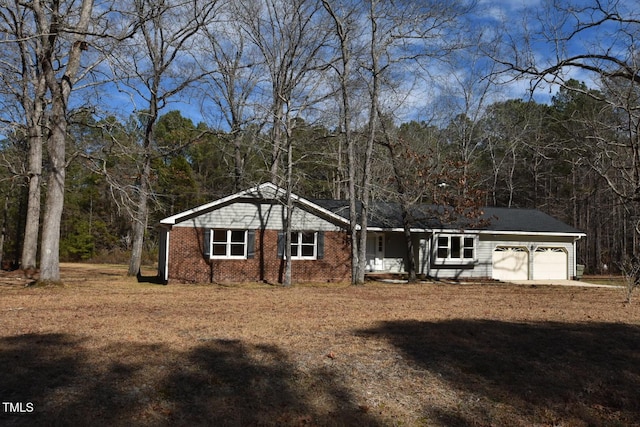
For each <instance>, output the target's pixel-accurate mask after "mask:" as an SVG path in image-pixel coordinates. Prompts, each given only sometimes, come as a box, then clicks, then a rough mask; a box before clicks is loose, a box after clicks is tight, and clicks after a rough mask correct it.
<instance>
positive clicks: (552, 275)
mask: <svg viewBox="0 0 640 427" xmlns="http://www.w3.org/2000/svg"><path fill="white" fill-rule="evenodd" d="M533 278H534V280H550V279H562V280H564V279H567V252H565V250H564V249H562V248H538V249H536V252H535V253H534V255H533Z"/></svg>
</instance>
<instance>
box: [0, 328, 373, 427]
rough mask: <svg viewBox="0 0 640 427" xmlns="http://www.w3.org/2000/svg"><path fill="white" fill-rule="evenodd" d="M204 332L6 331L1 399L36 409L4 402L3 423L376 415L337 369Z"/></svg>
mask: <svg viewBox="0 0 640 427" xmlns="http://www.w3.org/2000/svg"><path fill="white" fill-rule="evenodd" d="M201 342H202V343H201V344H200V345H196V346H194V347H193V348H191V349H190V350H188V351H186V352H176V351H173V350H171V349H169V348H167V347H165V346H164V345H141V344H135V343H117V344H113V345H110V346H107V347H103V348H100V349H92V350H88V349H87V348H86V347H84V344H83V340H81V339H79V338H76V337H73V336H70V335H65V334H29V335H20V336H15V337H8V338H2V339H0V366H1V367H2V374H1V377H0V400H2V401H3V402H14V403H17V402H20V403H22V404H23V405H22V408H25V409H28V406H26V404H27V403H31V404H32V405H33V412H28V411H26V412H22V413H8V412H7V411H6V410H4V408H3V407H0V424H2V425H89V424H91V425H110V426H112V425H153V426H156V425H171V426H173V425H190V426H193V425H234V426H235V425H243V426H244V425H302V424H310V425H372V426H375V425H379V424H380V423H379V422H378V421H377V420H376V419H374V418H372V417H371V416H369V414H366V413H363V412H362V411H360V409H359V407H358V405H357V404H356V403H355V401H354V398H353V396H351V394H350V392H349V391H348V390H347V389H346V388H344V387H343V386H342V385H341V381H340V378H337V377H335V376H334V375H333V374H331V373H330V372H328V371H325V370H322V369H320V370H317V371H315V372H310V373H307V374H305V373H302V372H301V371H300V370H297V369H295V368H294V366H293V365H292V364H291V363H290V362H289V361H288V357H287V355H286V354H284V353H283V352H282V351H281V350H279V349H278V348H277V347H273V346H255V345H249V344H245V343H243V342H241V341H229V340H209V341H201ZM105 354H106V355H107V356H106V357H105ZM105 359H106V360H105ZM96 361H101V362H102V363H97V362H96ZM319 402H320V404H319Z"/></svg>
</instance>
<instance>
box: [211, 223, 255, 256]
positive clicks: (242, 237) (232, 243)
mask: <svg viewBox="0 0 640 427" xmlns="http://www.w3.org/2000/svg"><path fill="white" fill-rule="evenodd" d="M211 258H238V259H244V258H247V230H223V229H214V230H211Z"/></svg>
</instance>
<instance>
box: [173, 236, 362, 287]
mask: <svg viewBox="0 0 640 427" xmlns="http://www.w3.org/2000/svg"><path fill="white" fill-rule="evenodd" d="M255 236H256V237H255V238H256V241H255V256H254V258H251V259H242V260H224V259H205V256H204V255H203V247H204V244H203V237H204V229H201V228H191V227H174V228H173V229H172V230H171V232H170V235H169V281H172V280H176V281H179V282H192V283H211V282H255V281H265V282H268V283H278V282H281V281H282V275H283V272H284V262H283V260H282V259H279V258H278V231H277V230H256V233H255ZM291 273H292V280H293V282H294V283H296V282H297V283H303V282H348V281H350V280H351V261H350V250H349V239H348V236H347V233H346V232H328V231H327V232H325V233H324V257H323V259H317V260H293V261H292V272H291Z"/></svg>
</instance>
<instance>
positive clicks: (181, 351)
mask: <svg viewBox="0 0 640 427" xmlns="http://www.w3.org/2000/svg"><path fill="white" fill-rule="evenodd" d="M62 271H63V279H64V281H65V283H66V285H65V286H64V287H40V288H36V287H25V286H24V285H25V283H26V281H24V280H22V279H21V278H19V277H16V276H15V275H11V274H8V273H4V274H3V275H2V276H0V313H1V317H0V319H1V320H0V322H1V328H0V366H1V367H2V374H1V380H0V398H1V400H2V402H11V403H12V404H11V405H4V404H3V406H2V407H0V423H2V424H5V425H7V424H8V425H43V424H46V425H49V424H53V425H88V424H93V425H96V424H97V425H127V426H129V425H149V426H156V425H172V426H173V425H190V426H191V425H372V426H375V425H381V426H382V425H412V426H413V425H425V426H533V425H538V426H553V425H562V426H612V425H614V426H615V425H620V426H628V425H638V420H640V400H639V399H638V396H637V393H638V390H640V301H638V302H636V301H635V300H634V302H633V303H632V304H630V305H629V304H624V298H625V294H624V291H622V290H620V289H600V288H576V287H549V286H513V285H501V284H489V285H482V284H471V285H461V284H458V285H454V284H442V283H440V284H439V283H431V284H420V285H406V284H381V283H370V284H367V285H366V286H363V287H350V286H346V285H343V286H340V285H336V286H317V287H316V286H298V287H295V286H294V287H293V288H291V289H283V288H280V287H274V286H268V285H262V284H254V285H251V286H246V285H245V286H218V285H175V284H171V285H168V286H160V285H152V284H139V283H137V282H136V281H135V279H131V278H127V277H125V272H126V267H124V266H100V265H81V264H73V265H70V264H67V265H64V266H63V270H62ZM18 403H20V405H18ZM27 404H30V406H29V405H27ZM30 408H31V410H29V409H30ZM18 409H21V410H18Z"/></svg>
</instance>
